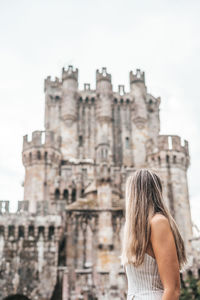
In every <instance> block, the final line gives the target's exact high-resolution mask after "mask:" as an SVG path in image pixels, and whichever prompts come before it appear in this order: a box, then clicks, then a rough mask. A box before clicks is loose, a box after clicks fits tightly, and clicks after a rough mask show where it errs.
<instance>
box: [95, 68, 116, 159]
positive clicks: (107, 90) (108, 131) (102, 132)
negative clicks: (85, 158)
mask: <svg viewBox="0 0 200 300" xmlns="http://www.w3.org/2000/svg"><path fill="white" fill-rule="evenodd" d="M96 93H97V108H96V118H97V139H96V141H97V147H98V145H99V144H101V142H102V137H105V136H106V137H107V143H108V145H109V147H110V149H112V144H113V141H112V98H113V94H112V83H111V75H110V74H108V73H107V70H106V68H102V71H101V72H100V71H99V70H97V71H96ZM98 148H99V147H98ZM107 150H108V149H107ZM108 151H109V150H108ZM96 159H97V160H98V158H96ZM111 160H112V157H111Z"/></svg>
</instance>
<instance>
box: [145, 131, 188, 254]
mask: <svg viewBox="0 0 200 300" xmlns="http://www.w3.org/2000/svg"><path fill="white" fill-rule="evenodd" d="M152 145H153V144H152ZM148 165H149V167H151V168H152V169H154V170H156V171H157V173H158V174H160V177H161V179H162V181H163V186H164V191H163V195H164V200H165V201H166V204H167V205H168V207H169V209H170V211H171V213H172V215H173V216H174V218H175V220H176V222H177V224H178V227H179V229H180V232H181V235H182V237H183V239H184V241H185V245H186V249H187V252H188V253H190V252H191V244H190V242H189V239H190V238H191V237H192V221H191V212H190V204H189V195H188V183H187V169H188V166H189V150H188V142H187V141H186V140H185V141H184V143H183V144H182V143H181V138H180V137H179V136H176V135H171V136H170V135H159V136H158V143H157V147H153V146H152V147H149V149H148Z"/></svg>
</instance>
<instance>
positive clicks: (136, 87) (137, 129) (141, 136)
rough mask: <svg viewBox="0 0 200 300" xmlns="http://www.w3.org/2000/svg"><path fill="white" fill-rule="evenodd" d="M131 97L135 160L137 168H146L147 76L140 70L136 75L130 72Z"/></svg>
mask: <svg viewBox="0 0 200 300" xmlns="http://www.w3.org/2000/svg"><path fill="white" fill-rule="evenodd" d="M130 95H131V97H132V110H131V120H132V148H133V159H134V165H135V167H136V168H139V167H143V166H145V162H146V149H145V143H146V140H147V139H148V123H147V106H146V86H145V75H144V72H142V71H141V70H139V69H137V70H136V72H135V73H133V72H132V71H131V72H130Z"/></svg>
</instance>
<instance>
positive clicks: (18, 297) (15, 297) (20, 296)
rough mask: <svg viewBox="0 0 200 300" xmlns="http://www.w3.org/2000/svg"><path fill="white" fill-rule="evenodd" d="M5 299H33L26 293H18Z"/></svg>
mask: <svg viewBox="0 0 200 300" xmlns="http://www.w3.org/2000/svg"><path fill="white" fill-rule="evenodd" d="M3 300H31V299H29V298H27V297H26V296H24V295H20V294H17V295H11V296H8V297H6V298H4V299H3Z"/></svg>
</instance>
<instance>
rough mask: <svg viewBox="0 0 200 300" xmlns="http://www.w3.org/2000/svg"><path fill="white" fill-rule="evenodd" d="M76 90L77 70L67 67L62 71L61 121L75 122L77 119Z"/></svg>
mask: <svg viewBox="0 0 200 300" xmlns="http://www.w3.org/2000/svg"><path fill="white" fill-rule="evenodd" d="M77 89H78V69H75V70H74V69H73V66H69V67H68V69H65V68H63V69H62V94H63V96H62V97H63V99H62V113H61V115H62V119H63V120H64V121H66V120H72V121H75V120H76V119H77V111H76V100H77V99H76V98H77V97H76V96H77V95H76V94H77Z"/></svg>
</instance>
